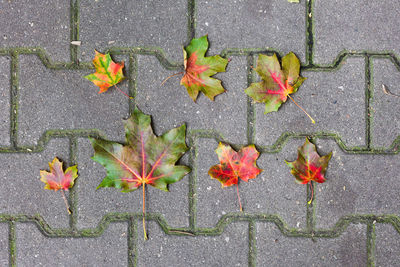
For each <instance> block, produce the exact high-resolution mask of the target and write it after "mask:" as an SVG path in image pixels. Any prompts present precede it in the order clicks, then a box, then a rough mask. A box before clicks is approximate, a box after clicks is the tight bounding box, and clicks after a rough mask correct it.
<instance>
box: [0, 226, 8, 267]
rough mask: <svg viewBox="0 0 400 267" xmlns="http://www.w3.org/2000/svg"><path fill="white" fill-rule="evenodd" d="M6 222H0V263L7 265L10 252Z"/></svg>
mask: <svg viewBox="0 0 400 267" xmlns="http://www.w3.org/2000/svg"><path fill="white" fill-rule="evenodd" d="M8 235H9V232H8V224H7V223H1V224H0V265H1V266H9V259H10V252H9V246H8Z"/></svg>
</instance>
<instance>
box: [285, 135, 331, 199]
mask: <svg viewBox="0 0 400 267" xmlns="http://www.w3.org/2000/svg"><path fill="white" fill-rule="evenodd" d="M331 156H332V152H330V153H329V154H328V155H325V156H322V157H320V156H319V155H318V153H317V150H316V148H315V145H314V144H312V143H311V142H310V141H309V140H308V138H306V141H305V143H304V144H303V145H302V146H301V147H299V148H298V156H297V160H295V161H292V162H288V161H285V162H286V164H287V165H288V166H289V167H290V168H292V169H291V171H290V172H291V173H292V174H293V176H294V177H296V182H297V183H300V184H310V187H311V190H312V191H311V199H310V201H309V202H308V203H309V204H311V202H312V199H313V192H314V191H313V185H312V183H311V181H315V182H317V183H323V182H325V177H324V175H325V172H326V169H327V168H328V163H329V160H330V159H331Z"/></svg>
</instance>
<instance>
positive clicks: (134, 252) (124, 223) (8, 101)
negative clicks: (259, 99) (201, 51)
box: [0, 0, 400, 266]
mask: <svg viewBox="0 0 400 267" xmlns="http://www.w3.org/2000/svg"><path fill="white" fill-rule="evenodd" d="M399 5H400V4H399V3H398V2H397V1H394V0H383V1H375V2H373V1H370V2H368V3H367V2H365V1H362V0H354V1H351V2H349V1H344V0H335V1H317V0H304V1H303V0H301V1H300V3H299V4H295V3H289V1H285V0H270V1H255V0H251V1H243V0H228V1H209V0H207V1H206V0H179V1H172V0H167V1H138V0H134V1H125V0H118V1H117V0H115V1H104V0H93V1H79V0H70V1H60V0H56V1H40V2H37V3H36V2H35V1H25V2H23V3H22V2H21V3H19V2H18V3H17V2H15V1H5V0H4V1H1V0H0V15H1V16H0V22H1V24H2V29H1V30H0V39H2V43H1V45H0V90H1V91H0V92H1V96H2V97H1V98H0V114H2V115H1V116H0V122H1V123H0V162H2V163H3V167H2V168H1V170H0V181H1V183H2V187H1V189H0V195H1V197H0V265H1V266H3V265H4V266H5V265H10V266H32V265H34V266H37V265H46V266H57V265H63V266H78V265H79V266H80V265H84V266H91V265H94V266H112V265H116V266H177V265H179V266H180V265H185V266H225V265H229V266H236V265H237V266H246V265H248V266H299V265H310V266H396V264H397V263H398V262H399V259H400V258H399V253H398V252H399V247H400V246H399V240H400V234H399V232H400V231H399V229H400V220H399V218H400V217H399V215H400V214H399V210H400V209H399V208H400V207H399V204H398V203H399V196H400V195H399V193H398V192H399V191H400V187H399V186H400V183H399V179H398V177H399V175H398V171H397V170H398V169H399V163H400V160H399V155H400V154H399V148H400V147H399V145H400V139H399V136H400V132H399V126H400V125H399V122H398V121H399V119H400V118H399V115H398V114H399V108H398V107H399V105H398V104H399V102H398V100H399V98H398V97H396V96H390V95H387V94H385V93H384V92H383V90H382V85H385V88H387V89H388V90H390V91H391V92H392V93H393V94H396V95H400V92H399V90H398V86H397V84H398V80H399V79H400V76H399V75H400V74H399V73H400V64H399V58H398V56H397V54H399V53H398V48H399V47H398V43H399V37H398V36H399V34H398V33H399V31H398V30H397V27H396V22H398V21H399V19H398V15H397V7H398V6H399ZM204 34H208V38H209V42H210V49H209V51H208V55H214V54H220V53H221V54H222V56H224V57H227V58H229V60H230V63H229V64H228V67H227V71H226V72H225V73H218V74H217V75H215V77H216V78H218V79H220V80H221V81H222V83H223V85H224V87H225V88H226V89H227V92H226V93H224V94H221V95H219V96H217V97H216V98H215V101H214V102H212V101H210V100H209V99H207V98H206V97H205V96H204V95H203V94H200V96H199V98H198V100H197V102H196V103H193V101H192V100H191V99H190V98H189V97H188V95H187V92H186V89H185V88H184V87H183V86H181V85H180V84H179V80H180V78H178V77H172V78H171V79H169V80H168V81H167V82H166V83H165V84H164V85H163V86H161V85H160V84H161V82H162V81H163V80H164V79H165V78H166V77H168V76H169V75H171V74H174V73H177V72H181V71H183V65H184V64H183V53H182V46H184V45H187V44H188V43H189V41H190V39H191V38H193V37H194V36H196V37H200V36H202V35H204ZM71 40H76V41H77V40H80V41H81V42H82V43H81V45H76V46H75V45H70V41H71ZM94 49H96V50H98V51H100V52H106V51H107V50H108V51H111V54H112V57H113V59H114V60H115V61H118V62H120V61H125V66H126V68H125V70H124V73H125V75H126V76H127V79H126V80H125V81H123V82H122V83H120V84H119V85H118V87H119V88H120V89H121V90H123V91H124V92H127V93H129V94H130V95H132V96H133V97H134V99H128V98H127V97H126V96H124V95H123V94H121V93H119V92H118V90H117V89H116V88H111V89H110V90H109V91H108V92H106V93H104V94H101V95H99V94H97V92H98V88H97V87H96V86H94V85H93V84H92V83H91V82H89V81H87V80H86V79H84V78H83V77H84V76H85V75H87V74H89V73H92V72H93V71H94V69H93V68H92V67H91V60H92V59H93V56H94ZM289 51H294V52H295V53H296V55H297V56H299V58H300V60H301V62H302V73H301V74H302V76H304V77H307V78H308V79H307V80H306V81H305V82H304V84H303V85H302V86H301V87H300V89H299V91H298V92H297V93H296V94H293V98H294V99H295V100H296V101H297V102H298V103H299V104H300V105H302V106H303V107H304V108H305V109H306V110H307V111H308V112H309V113H310V114H311V115H312V116H313V117H314V118H315V120H316V121H317V123H316V124H315V125H313V124H311V122H310V121H309V120H308V118H307V117H306V116H305V115H304V114H303V113H302V112H301V111H300V110H299V109H298V108H297V107H296V106H295V104H294V103H293V102H291V100H290V99H289V100H288V101H287V103H285V104H283V105H282V107H281V108H280V109H279V111H278V112H273V113H270V114H267V115H264V114H263V112H264V104H259V103H254V102H252V100H251V99H250V98H249V97H248V96H247V95H246V94H245V93H244V89H245V88H247V87H248V86H249V84H250V83H251V82H254V81H257V79H258V77H257V74H256V73H255V72H254V70H252V68H253V67H254V66H255V64H256V59H257V57H258V54H259V53H267V54H272V53H273V52H276V53H279V56H281V57H282V56H283V55H284V54H286V53H287V52H289ZM135 107H139V108H140V109H141V110H142V111H143V112H144V113H146V114H150V115H151V116H152V122H153V123H152V124H153V128H154V130H155V132H156V133H157V134H158V135H160V134H162V133H163V132H165V131H167V130H169V129H171V128H173V127H176V126H179V125H181V124H183V123H186V125H187V129H188V131H187V138H186V140H187V143H188V145H189V146H190V150H189V151H188V153H187V154H186V155H185V156H184V157H183V158H182V159H181V160H180V164H185V165H187V166H189V167H191V168H192V169H193V171H192V172H191V173H190V174H188V175H186V176H185V177H184V178H183V179H182V181H179V182H178V183H175V184H172V185H171V186H170V192H163V191H160V190H157V189H154V188H152V187H151V186H147V188H146V219H147V221H146V224H147V233H148V236H149V240H148V241H144V240H143V229H142V192H141V190H138V191H137V192H131V193H127V194H124V193H121V192H119V190H117V189H113V188H102V189H99V190H97V191H96V187H97V186H98V184H99V183H100V182H101V180H102V179H103V178H104V177H105V175H106V171H105V169H104V167H103V166H101V165H100V164H98V163H96V162H94V161H93V160H91V159H90V157H91V156H92V155H93V149H92V147H91V144H90V142H89V137H102V138H106V139H109V140H113V141H118V142H124V141H125V137H124V128H123V123H122V119H126V118H127V117H129V114H130V113H131V112H132V110H133V109H134V108H135ZM306 136H308V137H309V138H310V139H311V140H312V142H314V143H315V144H316V145H317V149H318V152H319V153H320V154H321V155H325V154H327V153H329V152H330V151H331V150H332V151H333V156H332V160H331V162H330V163H329V168H328V170H327V173H326V178H327V181H326V182H325V183H323V184H316V183H314V191H315V194H314V200H313V202H312V203H310V204H307V201H308V200H309V199H310V197H311V191H310V186H309V185H298V184H296V183H295V178H294V177H293V176H292V175H291V173H290V170H289V168H288V167H287V166H286V164H285V163H284V160H289V161H292V160H295V159H296V158H297V148H298V147H299V146H300V145H302V144H303V143H304V140H305V137H306ZM219 141H224V142H227V143H229V144H232V146H234V147H235V148H239V147H240V146H244V145H247V144H250V143H254V144H255V145H256V147H257V148H258V150H259V151H260V152H261V155H260V157H259V159H258V166H259V167H260V168H262V169H264V171H263V172H262V173H261V174H260V175H259V176H258V177H257V178H256V179H253V180H251V181H250V182H249V183H245V182H240V183H239V190H240V196H241V201H242V203H243V208H244V212H240V211H239V207H238V202H237V195H236V188H235V186H233V187H229V188H223V189H222V188H221V185H220V183H219V182H218V181H217V180H214V179H211V178H210V177H209V175H208V174H207V172H208V169H209V168H210V167H211V166H212V165H214V164H217V163H218V159H217V155H216V154H215V151H214V150H215V149H216V147H217V145H218V142H219ZM55 156H57V157H59V158H60V159H61V160H63V161H64V162H65V164H66V166H70V165H74V164H78V170H79V178H78V179H77V180H76V185H75V187H74V188H72V189H71V190H70V191H69V192H68V193H67V197H68V200H69V203H70V205H71V209H72V211H73V212H72V214H71V215H70V216H69V215H68V213H67V211H66V208H65V206H64V202H63V199H62V197H61V194H60V192H57V193H56V192H52V191H49V190H44V189H43V187H44V184H43V183H42V182H40V180H39V170H41V169H48V162H49V161H52V159H53V158H54V157H55Z"/></svg>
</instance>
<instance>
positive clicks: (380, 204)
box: [314, 140, 400, 228]
mask: <svg viewBox="0 0 400 267" xmlns="http://www.w3.org/2000/svg"><path fill="white" fill-rule="evenodd" d="M317 144H318V147H319V149H320V151H321V153H322V154H326V153H328V152H329V151H333V156H332V159H331V161H330V163H329V168H328V170H327V172H326V177H327V179H328V181H327V182H325V183H323V184H318V185H316V186H315V189H316V190H315V191H316V201H315V203H314V205H316V221H317V226H318V227H320V228H330V227H332V226H333V225H334V224H335V223H336V222H337V221H338V220H339V218H340V217H342V216H344V215H350V214H379V215H381V214H397V215H398V214H399V208H400V206H399V202H398V201H393V200H394V199H396V198H397V196H398V193H399V190H400V184H399V183H397V181H398V175H397V167H396V166H398V162H399V154H397V155H352V154H348V153H344V152H343V151H342V150H341V149H340V148H339V147H338V146H337V145H336V144H335V143H334V142H333V141H323V140H320V141H318V142H317ZM365 162H368V164H365Z"/></svg>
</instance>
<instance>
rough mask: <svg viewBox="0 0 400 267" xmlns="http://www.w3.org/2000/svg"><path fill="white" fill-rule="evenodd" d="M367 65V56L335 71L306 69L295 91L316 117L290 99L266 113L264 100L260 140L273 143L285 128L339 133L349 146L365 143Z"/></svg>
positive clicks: (258, 124)
mask: <svg viewBox="0 0 400 267" xmlns="http://www.w3.org/2000/svg"><path fill="white" fill-rule="evenodd" d="M364 73H365V69H364V59H363V58H348V59H347V60H345V61H343V62H342V64H341V65H340V68H339V69H337V70H334V71H332V72H324V71H303V72H302V73H301V75H302V76H304V77H307V80H306V81H305V82H304V83H303V85H302V86H301V87H300V88H299V90H298V92H296V93H295V94H293V95H292V96H293V99H294V100H295V101H296V102H297V103H298V104H300V105H301V106H302V107H303V108H304V109H305V110H306V111H307V112H308V113H309V114H310V115H311V116H312V117H313V118H314V119H315V121H316V124H312V123H311V121H310V120H309V119H308V118H307V116H306V115H305V114H304V113H303V112H302V111H301V110H300V109H299V108H298V107H297V106H296V105H295V104H294V103H293V102H292V101H291V100H290V99H288V100H287V101H286V103H284V104H283V105H282V106H281V108H280V109H279V111H278V112H272V113H268V114H266V115H265V114H264V109H265V108H264V106H265V105H264V104H262V103H257V104H255V105H256V107H255V110H256V124H255V128H256V130H255V131H256V136H255V138H256V143H257V144H259V145H272V144H274V143H275V142H276V141H277V139H278V138H279V137H280V136H281V135H282V134H283V133H284V132H294V133H310V134H311V133H316V132H325V133H333V134H337V135H339V136H340V137H341V138H342V141H343V142H344V143H345V144H346V145H347V146H349V147H352V146H365V144H366V140H365V135H366V134H365V129H366V122H365V75H364Z"/></svg>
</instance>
